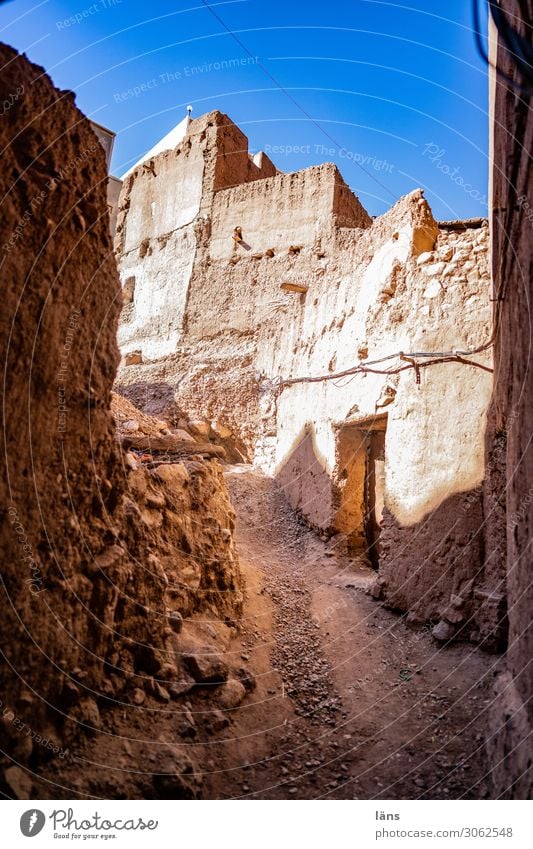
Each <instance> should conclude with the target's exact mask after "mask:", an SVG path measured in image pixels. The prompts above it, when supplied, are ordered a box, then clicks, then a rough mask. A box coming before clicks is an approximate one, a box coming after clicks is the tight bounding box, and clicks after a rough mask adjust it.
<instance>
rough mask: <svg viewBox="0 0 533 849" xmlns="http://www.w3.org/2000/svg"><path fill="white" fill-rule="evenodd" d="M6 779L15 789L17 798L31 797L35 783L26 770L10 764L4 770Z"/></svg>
mask: <svg viewBox="0 0 533 849" xmlns="http://www.w3.org/2000/svg"><path fill="white" fill-rule="evenodd" d="M4 780H5V782H6V784H7V785H8V787H9V788H10V789H11V790H12V791H13V795H14V797H15V799H31V793H32V790H33V783H32V780H31V778H30V776H29V775H28V773H27V772H25V770H23V769H21V768H20V767H19V766H10V767H8V769H6V771H5V772H4Z"/></svg>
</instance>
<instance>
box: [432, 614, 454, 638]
mask: <svg viewBox="0 0 533 849" xmlns="http://www.w3.org/2000/svg"><path fill="white" fill-rule="evenodd" d="M431 633H432V635H433V637H435V639H436V640H439V642H441V643H446V642H448V640H451V639H452V637H453V636H454V634H455V628H454V627H453V625H450V623H449V622H445V621H444V620H443V619H441V621H440V622H438V623H437V625H435V627H434V628H433V630H432V631H431Z"/></svg>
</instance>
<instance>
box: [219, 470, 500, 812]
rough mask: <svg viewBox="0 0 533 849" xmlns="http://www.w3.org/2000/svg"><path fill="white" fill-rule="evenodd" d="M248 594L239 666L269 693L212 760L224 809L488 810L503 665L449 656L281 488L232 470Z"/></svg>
mask: <svg viewBox="0 0 533 849" xmlns="http://www.w3.org/2000/svg"><path fill="white" fill-rule="evenodd" d="M227 481H228V485H229V488H230V491H231V496H232V500H233V503H234V506H235V509H236V511H237V515H238V526H237V535H238V536H237V539H238V546H239V551H240V557H241V562H242V566H243V570H244V572H245V577H246V582H247V603H246V609H245V615H244V621H243V628H242V633H241V634H240V636H239V638H238V640H235V641H234V644H233V645H232V646H231V651H232V652H233V653H234V658H235V659H238V658H239V657H241V658H242V659H243V660H244V661H245V662H246V663H247V665H248V666H249V667H250V668H251V669H252V670H253V672H254V674H255V676H256V679H257V687H256V689H255V690H254V692H253V694H252V695H251V696H250V697H249V698H248V699H247V700H246V701H245V702H244V703H243V704H242V705H241V707H240V708H239V709H238V711H235V712H234V713H233V714H232V723H231V726H229V727H228V728H227V729H226V731H225V732H224V734H223V737H224V739H223V740H218V741H217V743H216V745H214V746H213V747H212V748H211V750H210V758H209V760H208V762H207V764H206V773H204V787H203V795H204V797H205V796H208V797H212V798H225V797H228V796H229V797H234V798H235V797H251V798H264V799H266V798H302V799H303V798H339V799H346V798H366V799H368V798H383V799H390V798H408V799H412V798H424V797H426V798H444V799H446V798H448V799H449V798H476V797H477V798H479V797H482V796H484V795H486V788H485V782H484V776H485V773H486V771H487V770H486V764H485V763H484V753H483V745H482V738H483V727H484V719H485V717H484V713H485V709H486V706H487V705H488V698H487V693H486V685H487V682H488V678H489V676H490V675H491V674H492V673H491V671H490V670H491V668H492V666H493V665H494V662H495V661H494V658H492V657H489V656H486V655H483V654H481V653H479V652H478V651H476V650H475V648H474V647H472V646H470V645H453V646H451V647H448V648H442V647H440V646H439V645H437V644H436V643H435V641H434V640H433V639H432V638H431V636H430V634H429V633H427V632H420V631H412V630H411V629H409V628H408V627H407V626H406V625H405V624H404V621H403V619H402V618H401V617H400V616H398V615H397V614H395V613H392V612H390V611H387V610H385V609H383V608H382V607H380V606H379V605H378V604H377V603H376V602H374V601H373V600H372V599H371V597H370V596H369V595H368V594H367V593H366V589H367V587H368V585H369V583H370V582H371V580H372V578H373V573H371V572H369V571H368V570H367V569H366V568H365V567H364V566H363V565H362V564H358V563H356V562H354V561H353V560H352V561H350V560H348V559H347V558H346V557H344V556H343V555H341V554H340V553H338V552H336V550H335V545H334V539H333V540H332V541H331V542H329V543H328V542H326V541H323V540H321V539H320V538H319V537H318V536H317V535H316V534H315V533H313V532H312V531H310V530H308V529H307V528H306V527H304V526H302V525H301V524H300V523H299V521H298V520H297V518H296V517H295V516H294V514H293V513H292V512H291V511H290V510H289V509H288V507H287V505H286V502H285V500H284V497H283V495H282V493H281V492H280V491H278V490H277V489H276V487H275V485H274V483H273V482H272V481H271V480H270V479H268V478H265V477H263V476H262V475H260V474H258V473H256V472H252V471H251V470H249V469H248V468H247V467H234V468H232V469H231V470H229V471H228V474H227Z"/></svg>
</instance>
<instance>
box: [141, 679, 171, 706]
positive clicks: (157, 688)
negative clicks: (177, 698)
mask: <svg viewBox="0 0 533 849" xmlns="http://www.w3.org/2000/svg"><path fill="white" fill-rule="evenodd" d="M146 689H147V690H148V692H149V693H151V695H152V696H154V698H156V699H158V700H159V701H160V702H169V701H170V693H169V692H168V690H167V688H166V687H163V686H162V685H161V684H160V683H159V681H156V680H155V679H154V678H150V679H149V681H148V682H147V684H146Z"/></svg>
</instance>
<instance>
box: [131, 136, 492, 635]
mask: <svg viewBox="0 0 533 849" xmlns="http://www.w3.org/2000/svg"><path fill="white" fill-rule="evenodd" d="M226 132H227V133H229V132H230V130H229V129H226ZM186 141H187V140H185V143H186ZM239 143H240V142H239ZM206 155H207V154H206ZM219 155H220V150H219V151H218V153H217V154H216V155H215V151H214V150H212V151H211V157H212V162H213V164H212V167H215V163H216V162H217V157H218V156H219ZM157 167H158V166H157V160H156V161H155V168H156V171H157ZM206 167H207V166H206ZM176 173H177V172H176ZM137 179H138V180H139V181H141V184H142V183H146V181H147V180H149V179H150V177H149V176H147V175H142V174H141V175H139V176H138V178H137ZM139 191H141V189H139ZM125 203H126V201H125ZM202 210H203V211H202V216H203V217H202V218H201V221H200V220H198V221H197V231H196V253H195V259H194V266H193V270H192V274H191V277H190V279H189V285H188V289H187V292H186V294H185V293H184V294H183V296H182V297H184V298H186V307H185V314H184V318H183V324H182V327H183V335H182V338H181V341H180V344H179V345H178V346H177V348H176V350H175V351H174V352H173V353H172V354H171V355H170V356H168V357H164V358H163V357H151V356H150V355H149V352H148V354H145V348H144V344H143V334H142V330H140V332H139V334H138V337H137V340H136V344H137V345H138V347H139V348H140V349H141V350H142V359H143V362H142V363H138V364H134V365H130V366H127V365H125V360H123V365H122V368H121V370H120V382H121V385H122V386H123V387H125V388H124V391H126V392H128V391H130V390H128V386H129V387H131V392H134V393H135V397H136V398H137V400H138V399H139V398H140V396H141V395H142V393H143V391H146V393H147V394H150V386H151V385H154V384H157V385H158V387H160V388H161V390H162V388H163V387H165V388H166V390H167V393H166V395H165V392H163V391H161V398H162V399H163V398H164V399H165V402H164V403H168V399H169V397H170V398H172V399H173V400H174V401H176V402H177V404H178V406H180V405H181V406H183V407H186V408H187V409H188V410H189V411H190V412H192V413H193V414H194V415H195V416H197V417H198V418H201V419H205V420H207V421H212V420H214V421H215V422H217V423H220V422H221V423H222V424H223V425H224V426H227V427H228V428H230V429H232V430H233V431H234V433H235V434H236V435H238V436H239V438H240V440H241V441H242V443H243V444H244V445H245V446H246V449H247V452H248V456H249V458H250V459H253V461H254V462H255V464H256V465H257V466H259V467H260V468H262V469H263V470H264V471H266V472H267V473H269V474H274V475H276V477H277V479H278V481H279V482H280V485H281V486H282V487H283V489H284V491H285V493H286V495H287V498H288V500H289V501H290V503H291V504H292V506H293V507H294V508H295V509H297V510H298V511H300V512H301V513H302V514H303V515H304V516H305V517H306V519H307V520H308V521H309V522H310V523H311V524H313V525H315V526H316V527H318V528H321V529H323V530H327V531H328V532H336V531H339V530H340V531H342V532H343V533H345V534H346V535H347V538H348V542H351V543H352V544H353V543H354V542H355V541H356V540H359V541H361V533H362V532H361V515H360V510H358V511H355V510H352V508H351V507H350V508H349V509H347V507H346V503H347V500H349V499H350V497H352V498H353V503H354V504H357V503H359V504H360V503H361V493H360V492H353V493H351V492H350V491H349V488H347V485H346V481H347V479H348V478H349V474H348V472H347V470H346V468H345V460H344V459H343V458H342V457H341V456H340V453H342V452H339V433H340V429H342V428H344V429H345V428H346V427H347V426H348V425H351V426H353V427H356V428H357V427H366V428H368V429H371V427H372V419H373V417H375V416H376V415H381V414H382V413H384V412H386V413H387V414H388V416H387V434H386V464H385V503H386V510H387V519H386V522H385V527H384V534H383V535H384V539H383V541H384V555H383V559H382V564H381V573H382V574H381V578H382V580H383V584H382V590H381V591H382V593H383V596H384V598H385V600H387V599H390V603H394V604H397V605H398V606H400V607H402V608H405V609H409V608H411V607H415V605H418V608H417V615H419V616H420V617H421V618H433V617H437V618H438V617H439V611H440V610H441V608H442V609H443V610H445V609H447V607H448V606H449V599H450V595H454V594H456V592H457V591H458V590H459V589H461V588H462V591H464V592H465V593H466V590H465V587H466V588H467V589H468V586H467V583H468V580H469V579H470V578H471V577H472V575H473V574H474V573H475V571H476V570H479V568H480V566H481V562H480V561H481V559H482V554H481V550H480V549H475V551H474V549H473V548H472V550H471V551H470V554H471V561H469V563H470V565H469V568H468V569H467V570H466V572H465V565H464V563H465V562H466V560H467V559H468V558H463V559H461V560H460V562H459V561H457V559H456V558H455V555H454V552H453V551H452V548H451V547H450V546H448V549H447V551H448V553H447V554H444V555H443V558H441V560H440V561H439V565H438V566H436V567H435V569H434V570H433V571H431V574H429V572H428V575H427V577H425V578H423V579H422V583H424V582H425V587H424V588H422V586H421V585H418V584H417V582H416V581H407V580H406V570H408V571H409V575H411V574H412V572H413V571H415V572H416V569H417V567H418V566H419V567H420V574H423V573H424V569H425V567H424V561H425V559H426V556H427V555H428V554H430V552H427V553H424V554H423V555H422V556H420V557H419V556H418V555H416V563H414V564H413V556H415V552H416V547H417V544H416V540H417V537H418V536H419V533H420V528H421V527H422V526H423V524H424V522H426V524H427V527H428V528H431V524H428V522H429V518H428V517H430V516H432V515H434V514H437V513H438V511H440V510H442V511H443V512H446V511H447V508H446V506H445V505H451V510H450V511H449V518H450V520H452V517H455V518H453V521H452V524H453V522H455V523H456V534H455V539H456V544H457V545H458V546H460V547H461V546H463V547H464V546H466V545H467V543H468V541H469V540H470V539H471V538H473V537H474V536H475V533H476V529H477V528H478V527H479V522H480V521H481V519H480V513H479V512H478V511H476V510H473V509H470V510H464V511H463V512H461V513H460V519H461V521H460V522H459V523H457V522H456V520H457V515H456V511H457V509H459V506H458V505H459V502H460V503H461V504H462V501H461V499H460V496H461V495H462V494H465V495H466V494H467V493H469V492H471V491H472V490H474V489H475V488H476V487H478V486H479V485H480V483H481V481H482V479H483V474H484V456H483V438H484V432H485V420H486V415H485V414H486V407H487V404H488V399H489V396H490V391H491V385H492V376H491V373H490V354H489V353H487V351H483V352H480V353H479V354H476V355H475V356H474V357H465V358H464V360H465V361H464V362H458V361H457V360H453V356H452V361H441V362H438V363H432V364H431V363H430V364H427V359H424V358H419V359H418V360H417V362H418V363H420V365H421V368H420V370H419V383H417V382H416V380H415V371H414V370H413V368H412V367H411V365H412V364H409V363H407V362H406V361H402V360H400V359H399V358H398V356H397V355H398V353H399V352H404V353H405V354H409V353H412V352H426V353H427V352H436V353H443V352H449V353H450V354H453V351H455V350H459V351H466V352H468V351H472V350H475V349H476V348H477V347H479V346H481V345H482V344H483V343H484V342H487V341H488V340H489V339H490V335H491V310H490V304H489V274H488V267H487V228H486V226H481V227H480V226H472V227H465V228H464V229H463V230H458V231H453V232H452V231H450V230H449V229H441V230H439V227H438V225H437V223H436V222H435V220H434V218H433V216H432V213H431V210H430V209H429V206H428V204H427V202H426V201H425V199H424V197H423V194H422V192H420V191H416V192H413V193H412V194H410V195H408V196H407V197H405V198H403V199H401V200H400V201H399V202H398V203H396V204H395V205H394V206H393V207H392V209H391V210H389V211H388V212H387V213H386V214H385V215H383V216H380V217H379V218H377V219H375V220H374V221H372V220H371V219H370V217H369V216H368V215H367V213H366V212H365V211H364V209H363V208H362V206H361V205H360V203H359V201H358V200H357V199H356V198H355V197H354V196H353V194H352V193H351V192H350V190H349V189H348V187H347V186H346V184H345V183H344V181H343V179H342V177H341V175H340V174H339V172H338V170H337V169H336V168H335V166H333V165H323V166H319V167H316V168H310V169H306V170H305V171H302V172H298V173H297V174H283V175H282V174H278V175H276V176H272V177H269V178H266V179H262V180H258V181H256V182H248V183H246V184H243V185H238V186H231V187H227V188H223V189H221V190H219V191H215V192H214V193H211V192H210V191H204V195H203V201H202ZM130 214H131V206H130V210H127V209H125V212H124V216H125V218H126V221H127V216H128V215H130ZM235 227H240V228H241V230H242V242H240V243H239V242H236V241H235V240H234V239H233V232H234V228H235ZM172 250H173V249H172ZM172 250H171V251H170V254H169V257H167V258H163V257H162V258H161V260H160V267H161V269H163V268H164V263H166V262H167V261H170V257H171V256H172ZM162 253H163V254H164V253H165V249H163V251H162ZM121 273H122V276H123V277H125V276H126V274H127V268H126V270H123V271H122V272H121ZM151 279H152V285H153V286H155V288H156V289H157V288H158V282H157V277H156V276H154V275H153V276H152V278H151ZM154 297H155V298H157V297H159V295H158V292H157V291H155V292H154ZM123 352H124V353H127V352H128V349H127V347H126V346H125V347H124V348H123ZM388 356H390V357H391V359H389V360H385V361H383V365H381V366H380V365H378V366H376V367H375V369H374V370H372V368H370V370H368V371H366V372H363V373H360V374H357V375H354V376H352V377H351V378H350V379H340V380H321V381H318V382H309V381H308V378H312V377H315V376H319V375H333V374H335V373H337V372H342V371H343V370H345V369H350V368H351V367H353V366H354V365H356V364H357V363H365V362H367V361H368V362H372V361H373V360H382V358H384V357H388ZM471 360H474V361H475V365H469V364H468V362H470V361H471ZM383 368H385V369H387V368H390V369H392V370H393V371H395V373H393V374H381V373H377V372H379V371H380V369H383ZM400 368H402V369H404V370H398V369H400ZM376 369H377V371H376ZM287 379H298V382H294V383H292V384H290V385H284V384H283V381H285V380H287ZM300 379H301V380H300ZM350 512H352V513H353V518H354V523H355V524H354V526H353V527H352V528H350V526H349V521H350V520H349V519H348V516H349V515H350ZM356 512H358V513H359V515H358V517H356V516H355V513H356ZM444 527H447V525H446V522H445V521H444V520H443V519H442V517H441V516H440V514H439V516H438V521H436V524H435V529H434V531H433V532H430V533H428V539H429V537H431V534H432V533H434V532H436V531H442V530H443V528H444ZM397 529H405V530H404V531H402V533H403V540H404V542H403V544H402V547H401V548H400V549H397V548H396V549H395V548H394V547H392V546H390V545H389V544H388V539H389V538H391V537H392V536H393V535H394V533H396V530H397ZM445 548H446V546H445ZM435 570H436V572H435ZM435 574H436V575H437V577H438V578H439V580H438V581H437V583H436V585H435V588H434V589H431V591H430V592H428V591H427V590H428V588H429V587H430V586H431V588H433V585H434V584H435ZM455 630H456V628H455V626H454V631H455ZM470 630H474V629H473V627H472V628H471V629H470Z"/></svg>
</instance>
